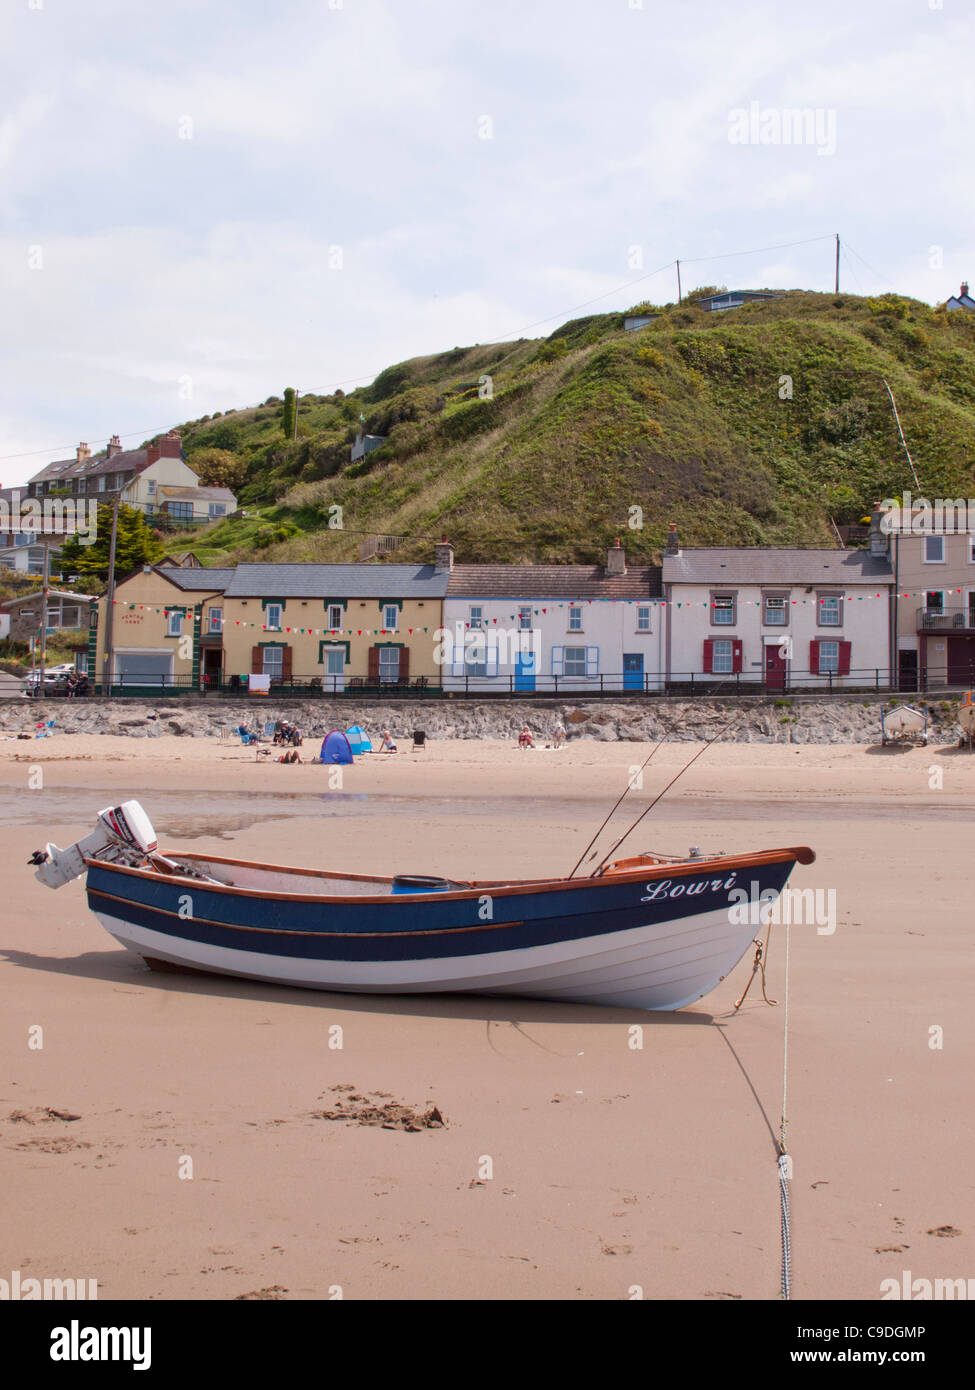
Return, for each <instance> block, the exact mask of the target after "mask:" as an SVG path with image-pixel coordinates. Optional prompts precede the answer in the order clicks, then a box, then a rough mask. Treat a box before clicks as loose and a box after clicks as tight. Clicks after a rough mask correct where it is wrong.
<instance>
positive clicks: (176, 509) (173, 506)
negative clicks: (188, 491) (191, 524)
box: [166, 502, 193, 521]
mask: <svg viewBox="0 0 975 1390" xmlns="http://www.w3.org/2000/svg"><path fill="white" fill-rule="evenodd" d="M166 510H167V511H168V512H169V515H170V516H171V517H173V518H174V520H177V521H192V520H193V503H192V502H170V503H169V504H168V506H167V508H166Z"/></svg>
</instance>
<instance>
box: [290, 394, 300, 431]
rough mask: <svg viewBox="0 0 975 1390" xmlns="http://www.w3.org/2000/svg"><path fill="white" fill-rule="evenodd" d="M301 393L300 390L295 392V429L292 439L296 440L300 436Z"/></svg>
mask: <svg viewBox="0 0 975 1390" xmlns="http://www.w3.org/2000/svg"><path fill="white" fill-rule="evenodd" d="M300 395H301V392H300V391H296V392H295V423H294V429H293V430H292V431H291V439H292V441H294V440H296V439H297V438H298V397H299V396H300Z"/></svg>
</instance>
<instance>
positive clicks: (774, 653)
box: [765, 642, 788, 690]
mask: <svg viewBox="0 0 975 1390" xmlns="http://www.w3.org/2000/svg"><path fill="white" fill-rule="evenodd" d="M787 669H788V668H787V666H786V660H785V657H784V656H783V655H782V648H781V647H780V646H779V644H778V643H777V642H776V643H775V644H774V645H773V644H771V643H770V644H769V645H768V646H767V647H766V648H765V689H766V690H784V689H785V676H786V671H787Z"/></svg>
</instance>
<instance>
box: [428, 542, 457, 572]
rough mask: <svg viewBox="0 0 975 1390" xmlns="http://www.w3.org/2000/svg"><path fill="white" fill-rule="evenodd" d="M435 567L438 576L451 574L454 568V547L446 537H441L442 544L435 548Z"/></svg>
mask: <svg viewBox="0 0 975 1390" xmlns="http://www.w3.org/2000/svg"><path fill="white" fill-rule="evenodd" d="M433 567H434V569H435V570H436V571H437V573H438V574H443V573H444V572H446V573H447V574H449V573H450V571H451V570H452V569H453V567H454V547H453V546H452V545H451V544H450V541H449V540H448V539H447V537H446V536H441V537H440V543H439V544H438V545H435V546H434V547H433Z"/></svg>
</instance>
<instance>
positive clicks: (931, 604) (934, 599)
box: [924, 589, 945, 613]
mask: <svg viewBox="0 0 975 1390" xmlns="http://www.w3.org/2000/svg"><path fill="white" fill-rule="evenodd" d="M924 606H925V608H926V609H927V610H928V612H929V613H943V612H944V606H945V594H944V590H943V589H929V590H928V592H927V593H926V594H925V596H924Z"/></svg>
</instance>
